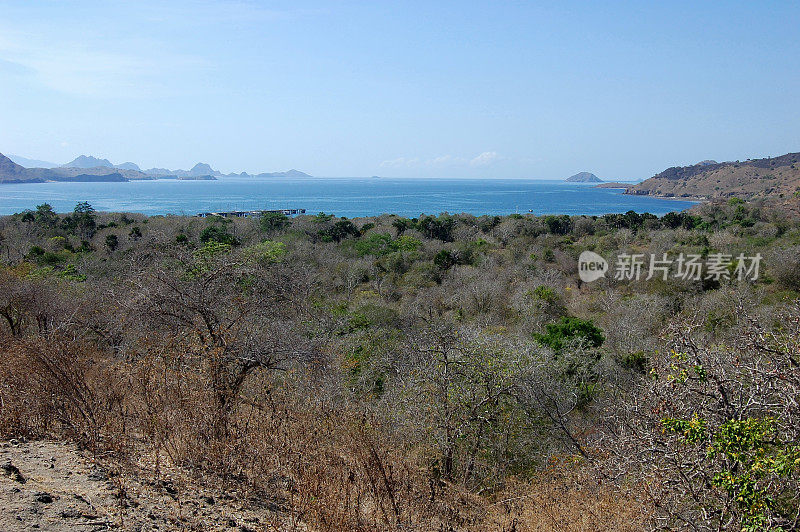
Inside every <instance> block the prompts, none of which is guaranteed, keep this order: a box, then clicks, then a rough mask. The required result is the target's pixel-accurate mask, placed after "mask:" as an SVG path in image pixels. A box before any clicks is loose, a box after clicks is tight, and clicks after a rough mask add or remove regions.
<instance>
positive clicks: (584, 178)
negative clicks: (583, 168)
mask: <svg viewBox="0 0 800 532" xmlns="http://www.w3.org/2000/svg"><path fill="white" fill-rule="evenodd" d="M567 181H568V182H570V183H602V182H603V180H602V179H600V178H599V177H597V176H596V175H594V174H593V173H591V172H578V173H577V174H575V175H573V176H569V177H568V178H567Z"/></svg>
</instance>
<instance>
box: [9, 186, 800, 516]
mask: <svg viewBox="0 0 800 532" xmlns="http://www.w3.org/2000/svg"><path fill="white" fill-rule="evenodd" d="M587 250H589V251H594V252H596V253H598V254H600V255H602V256H604V257H607V258H610V257H614V256H616V255H618V254H622V253H626V254H631V253H640V254H644V255H646V256H649V255H650V254H653V255H655V256H658V257H662V256H663V254H667V255H668V256H677V255H678V254H679V253H688V254H697V255H700V256H702V257H709V256H713V255H714V254H718V253H723V254H728V255H731V256H734V257H736V256H738V255H739V254H745V255H748V256H753V255H755V254H757V253H760V254H761V255H762V256H763V263H762V266H761V271H760V275H759V277H758V279H755V280H753V279H744V280H740V279H738V278H737V277H736V276H733V275H729V276H724V277H722V278H720V279H707V278H705V277H704V278H701V279H697V280H694V279H683V278H678V277H674V276H671V277H670V278H669V279H667V280H664V279H662V278H661V277H659V276H655V277H653V278H651V279H645V278H644V277H642V279H640V280H617V279H614V276H613V275H608V276H607V277H606V278H604V279H601V280H598V281H596V282H593V283H582V282H581V281H580V279H579V277H578V267H577V258H578V256H579V255H580V253H581V252H583V251H587ZM0 260H2V267H0V354H1V355H2V357H3V364H2V366H0V408H2V415H1V416H0V433H2V435H3V436H5V437H23V436H24V437H27V438H43V437H52V438H68V439H71V440H74V441H76V442H79V443H80V444H81V445H83V446H85V447H86V448H88V449H90V450H92V451H94V452H103V453H110V454H111V455H112V456H113V457H114V459H115V460H118V461H119V462H120V463H125V464H128V467H136V468H140V469H144V470H146V471H148V472H149V474H152V475H153V476H155V477H158V476H160V475H163V474H164V472H165V471H169V470H171V469H175V468H178V469H181V470H182V471H184V472H186V473H187V474H188V475H190V476H192V477H194V478H195V479H196V481H197V482H202V483H206V484H215V483H221V484H231V483H235V484H236V485H238V486H240V488H241V490H242V493H243V494H244V495H243V497H244V498H246V499H247V500H250V501H252V500H256V501H261V502H262V503H264V504H268V505H269V507H270V508H273V509H276V510H277V511H279V512H281V513H282V514H284V515H285V516H286V518H287V522H288V523H294V524H296V525H297V526H300V525H302V526H307V527H310V528H312V529H323V530H343V529H353V530H375V529H399V528H410V529H421V530H427V529H440V530H451V529H474V530H483V529H499V530H539V529H559V530H568V529H576V530H577V529H580V530H588V529H629V530H640V529H642V528H647V527H654V528H691V529H696V530H719V529H729V528H734V529H739V528H740V529H746V530H769V529H787V530H790V529H796V528H797V527H798V526H800V517H799V516H800V500H798V479H799V478H800V447H798V443H797V441H798V437H799V436H800V434H799V433H798V431H800V419H799V416H800V409H799V407H798V404H797V397H798V393H799V392H800V354H799V353H800V307H798V303H797V300H798V297H800V294H798V290H800V224H799V223H798V222H797V220H794V219H790V218H786V217H785V216H783V215H781V214H780V213H777V212H772V211H769V210H767V209H765V208H764V207H762V206H760V205H758V204H754V203H745V202H741V201H729V202H727V203H724V204H708V205H704V206H702V207H700V208H699V209H697V211H696V212H692V213H670V214H668V215H666V216H663V217H661V218H658V217H656V216H652V215H647V214H644V215H640V214H636V213H633V212H631V213H627V214H624V215H608V216H602V217H585V216H572V217H570V216H547V217H535V216H520V215H512V216H507V217H499V216H494V217H492V216H484V217H474V216H469V215H446V214H445V215H441V216H421V217H420V218H417V219H406V218H400V217H397V216H389V215H386V216H381V217H377V218H369V219H366V218H364V219H356V220H347V219H343V218H337V217H335V216H332V215H328V214H324V213H320V214H319V215H316V216H302V217H298V218H294V219H288V218H286V217H282V216H280V215H270V216H267V217H264V218H261V219H235V220H230V219H222V218H206V219H203V218H189V217H176V216H167V217H160V216H156V217H144V216H141V215H136V214H107V213H97V212H95V211H94V209H92V208H91V206H90V205H88V204H85V203H82V204H79V205H78V206H76V208H75V211H74V212H73V213H70V214H68V215H65V214H56V213H54V212H53V211H52V209H51V208H50V207H49V206H48V205H41V206H39V207H37V208H36V209H35V210H32V211H26V212H24V213H20V214H18V215H14V216H10V217H5V218H2V219H0Z"/></svg>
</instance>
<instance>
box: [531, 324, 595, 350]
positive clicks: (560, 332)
mask: <svg viewBox="0 0 800 532" xmlns="http://www.w3.org/2000/svg"><path fill="white" fill-rule="evenodd" d="M533 337H534V339H535V340H536V341H537V342H539V343H540V344H542V345H545V346H548V347H550V348H551V349H552V350H553V351H555V352H557V353H558V352H560V351H562V350H563V349H564V347H565V346H566V345H568V344H569V343H570V342H575V341H579V342H581V343H583V344H585V345H586V346H587V347H600V346H601V345H603V342H604V341H605V337H604V336H603V331H602V330H601V329H600V328H599V327H597V326H596V325H595V324H594V323H592V322H591V320H582V319H580V318H575V317H572V316H562V317H561V318H560V319H559V320H558V321H557V322H556V323H548V324H547V325H546V326H545V333H544V334H541V333H534V335H533Z"/></svg>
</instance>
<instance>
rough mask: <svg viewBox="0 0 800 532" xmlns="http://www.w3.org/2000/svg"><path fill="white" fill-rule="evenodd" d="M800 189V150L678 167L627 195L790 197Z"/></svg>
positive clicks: (659, 175) (636, 186) (639, 186)
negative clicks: (756, 157)
mask: <svg viewBox="0 0 800 532" xmlns="http://www.w3.org/2000/svg"><path fill="white" fill-rule="evenodd" d="M798 191H800V153H787V154H786V155H781V156H780V157H768V158H766V159H753V160H748V161H744V162H740V161H734V162H725V163H713V162H712V161H703V162H702V163H699V164H695V165H692V166H674V167H672V168H667V169H666V170H664V171H663V172H661V173H659V174H656V175H654V176H653V177H651V178H650V179H647V180H645V181H643V182H641V183H639V184H638V185H634V186H631V187H629V188H628V189H627V190H626V193H627V194H637V195H650V196H660V197H667V198H672V197H675V198H703V199H715V198H729V197H734V196H735V197H739V198H744V199H755V198H767V199H789V198H792V197H793V196H794V195H795V193H797V192H798Z"/></svg>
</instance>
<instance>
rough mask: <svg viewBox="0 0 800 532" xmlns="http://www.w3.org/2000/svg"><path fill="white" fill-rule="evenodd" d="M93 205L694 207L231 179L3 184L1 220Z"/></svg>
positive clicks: (361, 211)
mask: <svg viewBox="0 0 800 532" xmlns="http://www.w3.org/2000/svg"><path fill="white" fill-rule="evenodd" d="M80 201H88V202H89V203H91V204H92V206H94V207H95V209H97V210H100V211H117V212H140V213H145V214H151V215H152V214H197V213H198V212H207V211H226V210H254V209H306V211H307V212H308V213H310V214H316V213H318V212H321V211H324V212H327V213H332V214H336V215H338V216H347V217H351V218H352V217H356V216H374V215H379V214H383V213H391V214H399V215H401V216H418V215H419V214H421V213H426V214H438V213H441V212H449V213H470V214H475V215H481V214H492V215H495V214H500V215H502V214H512V213H515V212H519V213H527V212H533V213H535V214H588V215H593V214H596V215H600V214H606V213H615V212H627V211H629V210H634V211H637V212H650V213H653V214H658V215H661V214H665V213H667V212H670V211H679V210H682V209H686V208H688V207H690V206H691V205H692V204H693V203H692V202H689V201H678V200H666V199H658V198H647V197H639V196H625V195H623V194H622V190H615V189H598V188H593V187H592V186H591V185H586V184H580V183H564V182H563V181H542V180H523V179H491V180H476V179H390V178H380V179H375V178H263V179H257V178H252V177H247V178H244V177H226V178H220V179H219V180H217V181H177V180H158V181H130V182H127V183H38V184H18V185H0V215H4V214H12V213H15V212H20V211H22V210H24V209H32V208H34V207H35V206H36V205H38V204H41V203H45V202H47V203H50V204H51V205H53V207H54V208H55V209H56V210H57V211H59V212H64V211H71V210H72V209H73V207H74V206H75V204H76V203H78V202H80Z"/></svg>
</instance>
